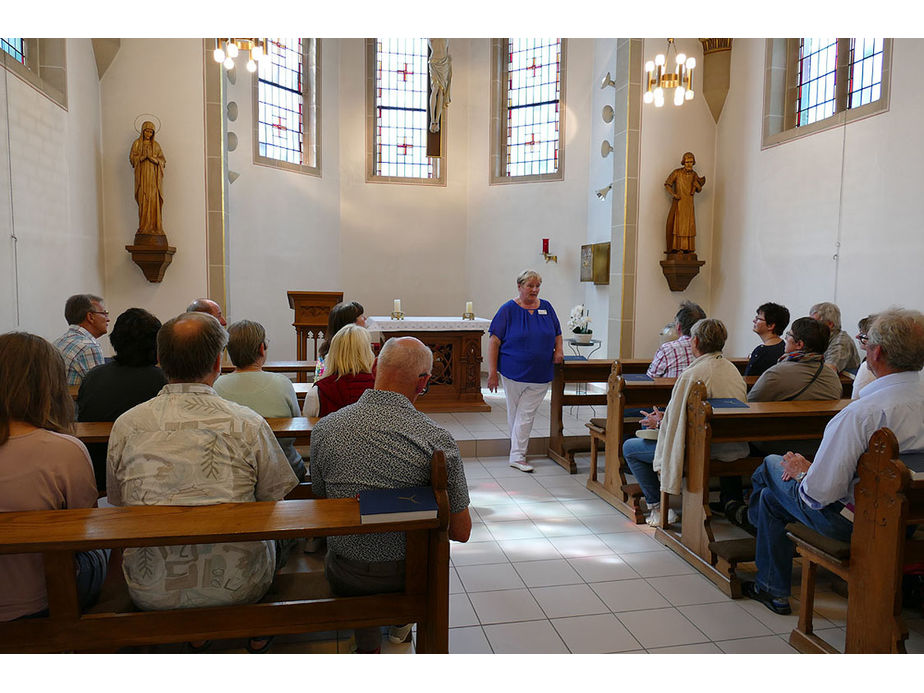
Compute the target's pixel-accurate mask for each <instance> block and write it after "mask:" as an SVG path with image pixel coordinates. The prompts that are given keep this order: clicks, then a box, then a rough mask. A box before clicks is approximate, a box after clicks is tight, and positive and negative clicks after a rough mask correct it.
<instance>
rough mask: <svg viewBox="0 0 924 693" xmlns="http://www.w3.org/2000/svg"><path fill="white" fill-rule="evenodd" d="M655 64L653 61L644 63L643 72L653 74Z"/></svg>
mask: <svg viewBox="0 0 924 693" xmlns="http://www.w3.org/2000/svg"><path fill="white" fill-rule="evenodd" d="M654 68H655V64H654V61H653V60H649V61H648V62H647V63H645V72H654Z"/></svg>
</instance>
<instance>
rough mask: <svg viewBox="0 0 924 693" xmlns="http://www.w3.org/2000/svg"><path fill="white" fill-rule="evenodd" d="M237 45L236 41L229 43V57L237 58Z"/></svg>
mask: <svg viewBox="0 0 924 693" xmlns="http://www.w3.org/2000/svg"><path fill="white" fill-rule="evenodd" d="M238 52H239V51H238V48H237V44H236V43H234V41H229V42H228V57H231V58H236V57H237V54H238Z"/></svg>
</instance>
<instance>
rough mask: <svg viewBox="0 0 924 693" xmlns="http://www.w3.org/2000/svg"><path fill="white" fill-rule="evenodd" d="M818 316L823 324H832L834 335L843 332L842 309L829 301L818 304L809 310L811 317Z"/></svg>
mask: <svg viewBox="0 0 924 693" xmlns="http://www.w3.org/2000/svg"><path fill="white" fill-rule="evenodd" d="M816 314H817V315H818V319H819V320H821V321H822V322H830V323H831V325H832V327H831V334H832V335H833V334H835V333H837V332H840V331H841V309H840V308H838V307H837V306H836V305H834V304H833V303H830V302H828V301H823V302H822V303H816V304H815V305H814V306H812V307H811V309H810V310H809V315H811V316H815V315H816Z"/></svg>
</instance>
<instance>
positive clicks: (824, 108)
mask: <svg viewBox="0 0 924 693" xmlns="http://www.w3.org/2000/svg"><path fill="white" fill-rule="evenodd" d="M883 45H884V39H881V38H856V39H836V38H803V39H799V58H798V93H797V97H796V125H797V126H799V125H808V124H810V123H814V122H816V121H819V120H823V119H825V118H829V117H831V116H833V115H834V114H835V113H836V112H838V111H842V110H845V109H849V108H857V107H858V106H862V105H864V104H868V103H872V102H874V101H878V100H879V98H880V97H881V87H882V56H883ZM842 51H848V52H849V55H848V56H847V61H846V64H845V65H841V66H839V65H838V56H839V53H840V52H842ZM841 62H844V61H841ZM842 82H844V83H846V87H845V86H844V84H842Z"/></svg>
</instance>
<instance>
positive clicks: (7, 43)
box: [0, 38, 26, 65]
mask: <svg viewBox="0 0 924 693" xmlns="http://www.w3.org/2000/svg"><path fill="white" fill-rule="evenodd" d="M0 49H3V50H4V51H6V52H7V53H9V54H10V55H12V56H13V57H14V58H16V60H17V61H19V62H21V63H22V64H23V65H25V64H26V40H25V39H21V38H0Z"/></svg>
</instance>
